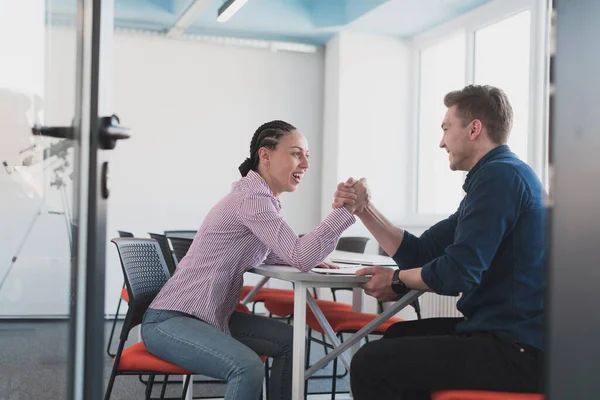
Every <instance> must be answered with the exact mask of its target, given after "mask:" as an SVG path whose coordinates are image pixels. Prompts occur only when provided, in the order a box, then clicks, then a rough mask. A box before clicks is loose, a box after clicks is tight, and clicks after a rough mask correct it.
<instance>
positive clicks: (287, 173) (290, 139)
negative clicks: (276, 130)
mask: <svg viewBox="0 0 600 400" xmlns="http://www.w3.org/2000/svg"><path fill="white" fill-rule="evenodd" d="M260 153H262V155H261V160H262V164H263V167H264V168H262V171H261V172H263V174H261V175H263V178H264V179H265V180H266V181H267V183H268V184H269V186H270V187H271V190H272V191H273V194H274V195H275V196H276V197H277V196H279V195H280V194H281V193H283V192H293V191H294V190H296V187H297V186H298V185H299V184H300V182H302V178H303V177H304V173H305V172H306V170H308V167H309V164H308V142H307V141H306V138H305V137H304V135H302V134H301V133H300V132H298V131H296V130H294V131H292V132H290V133H289V134H286V135H283V136H282V137H281V138H280V139H279V144H278V145H277V148H276V149H275V150H268V149H265V148H262V149H260Z"/></svg>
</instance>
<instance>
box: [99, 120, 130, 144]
mask: <svg viewBox="0 0 600 400" xmlns="http://www.w3.org/2000/svg"><path fill="white" fill-rule="evenodd" d="M119 124H120V121H119V117H117V116H116V115H114V114H113V115H111V116H110V117H102V118H100V146H101V147H102V148H103V149H104V150H112V149H114V148H115V146H116V145H117V141H119V140H123V139H129V138H130V137H131V134H130V133H129V128H125V127H123V126H120V125H119Z"/></svg>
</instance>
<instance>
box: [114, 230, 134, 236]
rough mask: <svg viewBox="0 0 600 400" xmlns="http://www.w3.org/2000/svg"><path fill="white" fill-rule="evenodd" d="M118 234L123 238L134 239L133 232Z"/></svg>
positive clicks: (119, 232) (120, 232)
mask: <svg viewBox="0 0 600 400" xmlns="http://www.w3.org/2000/svg"><path fill="white" fill-rule="evenodd" d="M117 233H118V234H119V237H122V238H127V237H128V238H132V237H133V233H131V232H125V231H117Z"/></svg>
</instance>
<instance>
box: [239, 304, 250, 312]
mask: <svg viewBox="0 0 600 400" xmlns="http://www.w3.org/2000/svg"><path fill="white" fill-rule="evenodd" d="M235 311H239V312H246V313H249V312H250V310H249V309H248V307H246V305H245V304H242V303H237V304H236V305H235Z"/></svg>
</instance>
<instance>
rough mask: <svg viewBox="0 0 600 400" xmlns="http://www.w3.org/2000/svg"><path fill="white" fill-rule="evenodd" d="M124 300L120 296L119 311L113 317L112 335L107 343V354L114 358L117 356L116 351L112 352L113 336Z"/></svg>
mask: <svg viewBox="0 0 600 400" xmlns="http://www.w3.org/2000/svg"><path fill="white" fill-rule="evenodd" d="M122 301H123V298H122V297H119V303H117V311H116V312H115V318H114V319H113V324H112V328H111V330H110V336H109V337H108V344H107V345H106V354H108V356H109V357H111V358H113V357H114V356H115V354H114V353H111V352H110V345H111V344H112V340H113V336H114V334H115V327H116V326H117V318H118V317H119V310H120V309H121V302H122Z"/></svg>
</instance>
